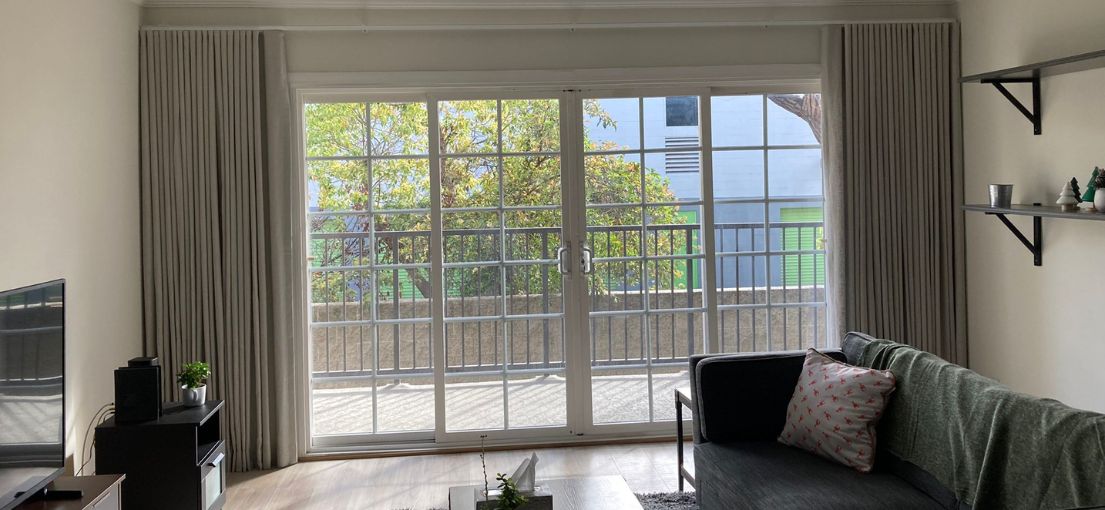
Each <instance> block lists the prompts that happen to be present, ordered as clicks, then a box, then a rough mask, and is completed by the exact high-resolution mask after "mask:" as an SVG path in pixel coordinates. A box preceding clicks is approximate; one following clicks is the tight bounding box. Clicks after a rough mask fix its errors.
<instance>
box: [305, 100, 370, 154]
mask: <svg viewBox="0 0 1105 510" xmlns="http://www.w3.org/2000/svg"><path fill="white" fill-rule="evenodd" d="M367 122H368V119H367V118H366V114H365V105H364V103H318V104H308V105H306V106H305V107H304V112H303V123H304V124H305V125H306V126H305V128H306V131H307V137H306V138H307V157H309V158H315V157H335V156H366V155H368V148H367V147H366V144H367V138H368V129H367V127H368V126H367Z"/></svg>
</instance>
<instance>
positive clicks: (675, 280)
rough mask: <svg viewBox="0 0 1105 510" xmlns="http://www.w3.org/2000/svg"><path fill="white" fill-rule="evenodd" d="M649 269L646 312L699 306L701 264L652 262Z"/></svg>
mask: <svg viewBox="0 0 1105 510" xmlns="http://www.w3.org/2000/svg"><path fill="white" fill-rule="evenodd" d="M645 267H646V268H647V269H648V282H649V283H648V293H649V299H648V302H649V308H650V309H652V310H662V309H670V308H696V307H699V306H702V294H701V288H702V285H701V280H702V260H701V259H691V260H651V261H648V262H646V263H645Z"/></svg>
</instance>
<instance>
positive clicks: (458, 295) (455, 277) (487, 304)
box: [445, 266, 503, 317]
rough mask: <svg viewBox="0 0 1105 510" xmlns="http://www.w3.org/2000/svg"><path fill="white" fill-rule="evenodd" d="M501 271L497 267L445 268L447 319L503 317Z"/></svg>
mask: <svg viewBox="0 0 1105 510" xmlns="http://www.w3.org/2000/svg"><path fill="white" fill-rule="evenodd" d="M502 285H503V282H502V270H501V269H500V268H499V267H496V266H477V267H459V268H447V269H445V292H446V296H447V299H448V306H446V307H445V315H446V316H447V317H480V316H487V315H501V314H502V305H503V300H502V295H503V294H502Z"/></svg>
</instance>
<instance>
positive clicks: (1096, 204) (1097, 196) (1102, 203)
mask: <svg viewBox="0 0 1105 510" xmlns="http://www.w3.org/2000/svg"><path fill="white" fill-rule="evenodd" d="M1093 208H1094V209H1097V212H1099V213H1105V190H1095V191H1094V194H1093Z"/></svg>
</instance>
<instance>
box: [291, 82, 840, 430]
mask: <svg viewBox="0 0 1105 510" xmlns="http://www.w3.org/2000/svg"><path fill="white" fill-rule="evenodd" d="M302 114H303V124H304V129H303V135H304V136H303V154H304V158H303V165H304V173H305V179H306V183H307V197H306V200H307V202H308V214H307V222H306V224H307V234H306V241H307V243H308V247H309V253H308V254H309V259H308V261H307V263H306V265H307V274H308V280H309V291H310V295H309V299H308V303H307V306H308V307H309V310H310V312H309V317H310V327H309V335H310V336H309V339H308V342H309V353H310V355H309V359H308V360H307V365H308V367H309V383H310V392H309V401H308V402H307V405H306V408H307V409H308V415H309V421H308V426H309V429H310V434H311V438H312V444H311V447H312V448H328V447H335V446H347V445H358V444H361V445H365V444H371V443H386V444H397V443H406V442H428V441H436V442H439V443H456V444H462V443H464V444H468V443H471V442H474V441H479V440H480V437H481V436H487V437H488V438H490V439H491V440H518V439H524V438H538V437H540V438H555V437H567V436H569V435H571V436H578V435H622V434H633V433H641V432H649V433H658V432H662V431H667V430H669V428H670V423H668V424H665V423H664V422H670V421H671V420H673V419H674V408H673V405H672V404H671V400H672V399H671V394H672V391H673V389H674V388H676V387H679V386H685V385H686V384H687V380H688V374H687V373H686V367H687V360H688V358H689V357H690V356H692V355H695V354H701V353H707V352H735V351H750V350H757V351H768V350H779V349H796V348H803V347H806V346H823V345H824V337H825V311H824V307H825V295H826V293H825V271H824V249H823V246H822V243H821V239H822V237H823V221H822V212H821V211H822V209H823V198H822V192H821V177H820V145H819V141H820V127H819V126H820V97H819V96H818V95H817V94H810V93H803V94H723V93H719V91H717V90H714V89H688V90H683V91H678V90H677V91H675V93H664V94H650V93H648V92H647V90H646V91H645V92H643V93H641V92H636V93H629V92H627V91H617V90H614V91H597V90H592V91H572V92H562V91H550V92H547V93H542V92H533V93H528V92H527V93H525V94H519V93H510V94H506V93H502V92H494V93H492V92H488V93H484V94H472V93H469V92H465V93H464V94H463V95H460V94H457V95H446V94H440V95H437V94H432V95H426V94H419V95H411V94H407V95H402V94H400V95H385V94H372V93H365V94H347V93H342V94H331V93H327V92H319V93H313V94H308V95H305V96H304V102H303V109H302Z"/></svg>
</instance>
